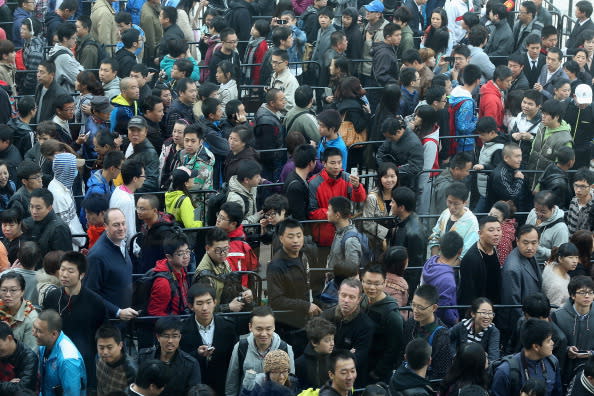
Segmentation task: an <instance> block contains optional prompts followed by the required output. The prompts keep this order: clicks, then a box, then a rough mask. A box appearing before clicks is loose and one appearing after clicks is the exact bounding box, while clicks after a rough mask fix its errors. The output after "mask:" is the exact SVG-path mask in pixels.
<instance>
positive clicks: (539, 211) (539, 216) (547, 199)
mask: <svg viewBox="0 0 594 396" xmlns="http://www.w3.org/2000/svg"><path fill="white" fill-rule="evenodd" d="M556 200H557V197H556V196H555V194H554V193H553V192H552V191H548V190H544V191H540V192H539V193H537V194H536V195H535V196H534V209H532V210H531V211H530V213H528V217H527V218H526V224H531V225H533V226H535V227H536V229H537V230H538V232H539V234H540V238H539V239H540V241H539V244H538V249H537V250H536V260H537V262H539V263H542V262H544V261H546V260H547V259H548V258H549V257H550V256H551V250H552V249H553V247H555V246H561V244H563V243H566V242H568V241H569V231H568V229H567V225H566V224H565V222H564V216H563V215H564V212H563V210H561V209H560V208H559V207H558V206H557V205H555V202H556Z"/></svg>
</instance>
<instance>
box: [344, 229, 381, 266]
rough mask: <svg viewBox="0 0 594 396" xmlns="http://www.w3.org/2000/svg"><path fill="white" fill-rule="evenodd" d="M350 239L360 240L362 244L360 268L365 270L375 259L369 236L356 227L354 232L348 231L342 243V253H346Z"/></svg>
mask: <svg viewBox="0 0 594 396" xmlns="http://www.w3.org/2000/svg"><path fill="white" fill-rule="evenodd" d="M349 238H357V239H358V240H359V243H360V244H361V264H360V267H361V268H365V267H366V266H367V264H369V263H370V262H372V261H373V260H374V258H375V257H374V254H373V252H372V251H371V249H370V248H369V239H368V238H367V235H365V234H364V233H362V232H360V231H359V230H358V229H357V228H356V227H355V228H353V229H352V230H348V231H347V232H345V233H344V235H343V236H342V240H341V241H340V250H341V251H343V252H345V251H346V249H345V245H346V241H347V239H349Z"/></svg>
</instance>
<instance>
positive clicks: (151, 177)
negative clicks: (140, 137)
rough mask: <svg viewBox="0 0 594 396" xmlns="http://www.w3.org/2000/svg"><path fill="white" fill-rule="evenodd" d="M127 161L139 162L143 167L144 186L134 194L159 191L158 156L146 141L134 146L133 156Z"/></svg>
mask: <svg viewBox="0 0 594 396" xmlns="http://www.w3.org/2000/svg"><path fill="white" fill-rule="evenodd" d="M128 159H134V160H137V161H140V162H141V163H142V164H143V165H144V173H145V174H146V179H144V184H143V185H142V187H141V188H139V189H138V190H137V191H136V192H137V193H141V192H154V191H159V155H158V154H157V152H156V151H155V148H154V147H153V145H152V144H151V142H149V140H148V139H144V141H142V142H140V143H138V144H137V145H136V146H134V154H132V155H131V156H130V157H128Z"/></svg>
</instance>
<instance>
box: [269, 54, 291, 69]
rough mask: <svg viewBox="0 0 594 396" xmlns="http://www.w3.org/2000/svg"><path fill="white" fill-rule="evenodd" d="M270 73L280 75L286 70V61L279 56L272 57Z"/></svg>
mask: <svg viewBox="0 0 594 396" xmlns="http://www.w3.org/2000/svg"><path fill="white" fill-rule="evenodd" d="M271 63H272V71H274V72H275V73H280V72H282V71H284V70H285V69H286V68H287V65H288V63H287V61H284V60H283V59H282V58H281V57H280V56H275V55H272V61H271Z"/></svg>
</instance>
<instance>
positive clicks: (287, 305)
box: [266, 261, 309, 314]
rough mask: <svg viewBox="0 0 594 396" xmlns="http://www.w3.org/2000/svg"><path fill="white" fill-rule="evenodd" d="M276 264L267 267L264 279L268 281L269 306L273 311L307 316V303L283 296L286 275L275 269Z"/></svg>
mask: <svg viewBox="0 0 594 396" xmlns="http://www.w3.org/2000/svg"><path fill="white" fill-rule="evenodd" d="M277 266H278V265H277V264H276V263H275V262H274V261H273V262H272V263H270V265H269V266H268V271H267V273H266V278H267V279H268V299H269V303H270V306H271V307H272V308H273V309H279V310H285V309H286V310H289V311H297V312H299V313H302V314H307V312H308V311H309V302H308V301H305V300H300V299H297V298H289V297H287V296H285V295H284V290H286V287H285V286H284V284H283V283H284V281H285V280H286V275H284V274H283V273H282V271H280V269H278V268H277Z"/></svg>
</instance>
